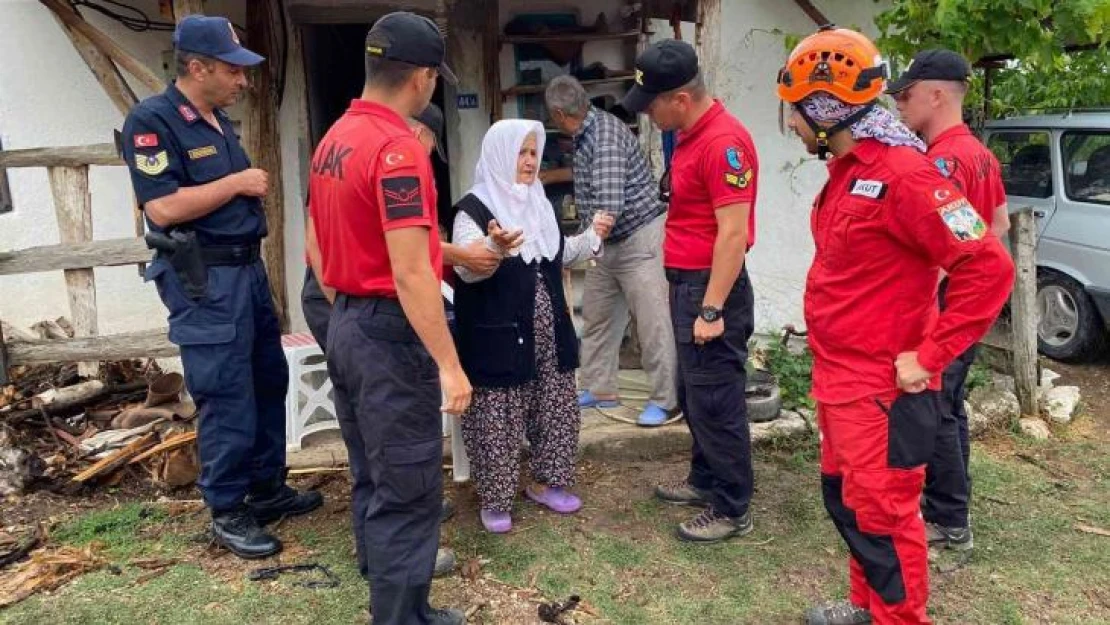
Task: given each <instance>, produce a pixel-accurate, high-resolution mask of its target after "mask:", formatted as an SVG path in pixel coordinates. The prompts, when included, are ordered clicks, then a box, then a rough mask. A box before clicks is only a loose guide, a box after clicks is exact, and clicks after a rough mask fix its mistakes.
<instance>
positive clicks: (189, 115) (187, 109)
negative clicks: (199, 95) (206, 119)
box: [177, 104, 200, 124]
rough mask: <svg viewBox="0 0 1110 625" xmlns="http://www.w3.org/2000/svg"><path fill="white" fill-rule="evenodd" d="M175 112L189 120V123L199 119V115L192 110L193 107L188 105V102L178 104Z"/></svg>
mask: <svg viewBox="0 0 1110 625" xmlns="http://www.w3.org/2000/svg"><path fill="white" fill-rule="evenodd" d="M177 112H178V113H180V114H181V118H182V119H184V120H185V121H187V122H189V123H190V124H191V123H193V122H195V121H197V120H198V119H200V116H198V115H197V112H196V111H194V110H193V107H191V106H189V105H188V104H182V105H180V106H178V107H177Z"/></svg>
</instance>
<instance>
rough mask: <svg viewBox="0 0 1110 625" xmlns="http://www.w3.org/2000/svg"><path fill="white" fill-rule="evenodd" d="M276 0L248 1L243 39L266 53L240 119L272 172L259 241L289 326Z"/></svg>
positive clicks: (250, 149) (250, 150)
mask: <svg viewBox="0 0 1110 625" xmlns="http://www.w3.org/2000/svg"><path fill="white" fill-rule="evenodd" d="M279 11H281V7H280V6H278V0H256V1H255V2H250V3H248V4H247V35H248V41H247V42H246V44H245V45H247V47H249V48H250V49H251V50H254V51H255V52H257V53H259V54H261V55H262V56H264V57H266V61H265V62H264V63H262V64H261V65H259V66H258V67H257V68H256V69H255V70H254V79H253V81H252V82H253V84H252V85H251V89H250V91H249V92H248V99H247V111H248V113H247V117H246V119H245V120H244V124H243V137H244V147H245V148H246V150H247V154H249V155H250V157H251V161H252V162H253V163H254V166H255V167H258V168H259V169H263V170H265V171H266V173H268V174H269V176H270V191H269V193H268V194H267V195H266V197H265V198H263V201H262V207H263V209H264V211H265V213H266V224H267V226H268V228H269V234H268V235H267V236H266V239H265V240H264V241H262V260H263V262H264V263H265V265H266V275H267V277H269V279H270V295H271V296H272V297H273V300H274V311H275V312H276V313H277V318H278V322H279V323H280V324H281V331H282V332H283V333H284V332H288V331H289V311H288V308H289V305H288V299H287V298H286V293H285V193H284V189H283V185H282V177H281V137H280V136H279V134H278V108H277V102H276V101H275V96H276V93H275V91H276V89H275V85H274V78H273V72H272V70H271V65H270V63H271V59H276V58H277V55H279V54H280V52H281V51H280V50H277V49H275V48H274V41H275V37H274V36H273V31H274V29H276V28H280V27H281V26H280V24H279V23H278V22H279V20H278V15H279Z"/></svg>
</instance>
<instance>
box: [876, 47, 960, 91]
mask: <svg viewBox="0 0 1110 625" xmlns="http://www.w3.org/2000/svg"><path fill="white" fill-rule="evenodd" d="M970 78H971V65H970V64H969V63H968V62H967V59H965V58H964V57H963V56H961V55H960V54H959V53H958V52H953V51H951V50H923V51H921V52H918V53H917V54H916V55H915V56H914V57H913V60H912V61H910V64H909V66H908V67H906V71H904V72H902V75H901V76H899V77H898V80H893V81H891V82H890V84H889V85H888V86H887V88H886V92H887V93H898V92H899V91H902V90H904V89H906V88H907V87H910V86H912V85H913V84H914V83H915V82H918V81H919V80H951V81H956V82H966V81H967V80H968V79H970Z"/></svg>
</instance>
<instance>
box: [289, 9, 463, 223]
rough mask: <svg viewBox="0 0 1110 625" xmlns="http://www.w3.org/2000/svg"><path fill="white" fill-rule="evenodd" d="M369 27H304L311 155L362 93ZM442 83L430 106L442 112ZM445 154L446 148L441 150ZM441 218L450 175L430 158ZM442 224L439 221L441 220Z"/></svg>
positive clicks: (448, 195) (447, 202)
mask: <svg viewBox="0 0 1110 625" xmlns="http://www.w3.org/2000/svg"><path fill="white" fill-rule="evenodd" d="M370 26H371V25H370V24H305V25H303V26H301V37H302V41H303V42H304V66H305V73H306V74H307V78H308V124H309V126H308V134H309V138H310V139H311V141H312V151H315V150H316V145H317V144H318V143H319V142H320V139H322V138H323V136H324V134H325V133H326V132H327V131H328V128H331V125H332V124H334V123H335V121H336V120H337V119H339V117H340V116H341V115H343V113H344V112H345V111H346V110H347V108H348V107H349V106H350V104H351V100H353V99H355V98H357V97H359V95H360V94H361V93H362V85H363V83H364V82H365V79H366V70H365V66H364V64H363V58H364V56H363V55H364V54H365V52H364V49H365V46H366V32H367V31H368V30H370ZM443 100H444V93H443V80H442V79H441V80H440V81H439V83H438V84H437V85H436V91H435V94H433V95H432V103H434V104H436V105H438V106H439V108H440V109H442V108H443ZM443 147H444V151H446V149H447V146H443ZM432 167H433V168H434V171H435V177H436V189H437V191H438V194H437V195H438V196H439V205H438V206H437V207H436V208H437V209H438V212H439V214H440V216H441V218H442V217H443V216H446V215H449V214H450V212H451V205H452V201H451V173H450V168H449V167H448V166H447V164H446V163H442V162H440V160H439V159H438V158H436V157H435V156H432ZM441 221H442V219H441Z"/></svg>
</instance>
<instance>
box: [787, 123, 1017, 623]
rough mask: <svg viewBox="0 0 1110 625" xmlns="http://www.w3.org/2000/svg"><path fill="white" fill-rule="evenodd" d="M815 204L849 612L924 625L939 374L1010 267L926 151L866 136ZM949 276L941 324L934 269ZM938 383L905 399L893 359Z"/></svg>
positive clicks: (997, 294) (829, 483)
mask: <svg viewBox="0 0 1110 625" xmlns="http://www.w3.org/2000/svg"><path fill="white" fill-rule="evenodd" d="M828 168H829V180H828V182H827V183H826V185H825V188H824V189H823V190H822V191H821V194H820V195H819V196H818V197H817V201H816V203H815V205H814V207H813V211H812V215H811V228H812V231H813V237H814V241H815V244H816V255H815V257H814V261H813V266H812V267H811V268H810V271H809V275H808V277H807V280H806V293H805V316H806V323H807V325H808V329H809V342H810V347H811V349H812V350H813V355H814V365H813V395H814V398H815V399H816V400H817V402H818V423H819V427H820V431H821V473H822V476H821V478H822V491H823V495H824V500H825V507H826V508H827V509H828V511H829V514H830V515H831V516H832V519H833V522H834V524H835V525H836V527H837V530H838V531H839V532H840V534H841V536H842V537H843V538H844V540H845V542H847V544H848V547H849V550H850V551H851V554H852V558H851V566H850V568H851V594H850V599H851V601H852V603H853V604H855V605H857V606H859V607H862V608H865V609H868V610H870V611H871V613H872V616H873V618H874V620H875V622H876V623H928V622H929V620H928V617H927V616H926V614H925V606H926V603H927V599H928V594H929V581H928V548H927V545H926V543H925V531H924V524H923V521H922V519H921V514H920V502H919V499H920V497H921V490H922V485H923V483H924V476H925V463H926V462H927V461H928V460H929V458H930V457H931V455H932V452H933V445H934V442H935V439H936V428H937V424H938V420H939V417H940V410H941V405H940V400H939V394H938V393H937V390H938V389H939V388H940V378H939V374H940V373H941V372H942V371H943V370H944V368H945V366H947V365H948V363H949V362H950V361H951V360H952V359H953V358H954V357H955V356H956V355H957V354H960V353H962V352H963V351H964V350H966V349H967V348H968V347H970V346H971V345H972V344H973V343H975V342H977V341H978V340H979V339H980V338H982V336H983V335H984V334H986V332H987V330H988V329H989V327H990V325H991V323H992V321H993V320H994V318H995V317H996V316H997V314H998V312H999V311H1000V310H1001V308H1002V305H1003V304H1004V303H1005V301H1006V299H1007V297H1008V295H1009V293H1010V288H1011V286H1012V284H1013V276H1014V268H1013V263H1012V262H1011V260H1010V258H1009V256H1008V255H1007V253H1006V251H1005V249H1003V247H1002V245H1001V244H1000V243H999V241H998V239H997V238H995V237H994V236H993V235H991V234H990V233H989V231H988V228H987V226H986V224H985V223H984V222H983V220H982V218H981V217H980V216H979V215H978V214H977V213H976V212H975V210H974V209H973V208H972V207H971V205H970V204H969V203H968V201H967V200H966V199H965V198H964V196H963V195H962V194H961V193H960V192H959V190H957V189H956V187H954V186H953V185H952V184H951V183H950V182H949V181H948V180H946V179H945V178H944V177H943V176H941V174H940V173H939V172H938V171H937V169H936V167H935V166H934V165H933V163H932V162H930V161H929V160H928V159H927V158H926V157H925V155H923V154H921V153H919V152H917V151H916V150H914V149H912V148H909V147H890V146H887V145H885V144H882V143H879V142H878V141H875V140H872V139H865V140H863V141H861V142H860V143H859V144H858V145H857V146H856V147H855V149H853V150H852V151H851V152H850V153H848V154H845V155H843V156H840V157H837V158H835V159H833V160H832V161H830V162H829V165H828ZM942 268H943V269H944V270H945V271H946V272H947V273H948V275H949V280H950V285H949V290H948V307H947V309H946V310H945V311H944V313H943V314H940V315H939V317H938V311H937V302H936V293H937V290H936V285H937V278H938V275H939V270H940V269H942ZM910 351H916V352H918V360H919V362H920V363H921V365H922V366H923V367H924V368H925V369H926V370H928V371H930V372H933V373H934V374H937V375H935V376H934V378H933V379H932V380H931V381H930V383H929V389H928V390H926V391H925V392H922V393H917V394H907V393H901V392H900V391H899V390H898V388H897V377H896V371H895V367H894V361H895V359H896V358H897V356H898V354H900V353H902V352H910Z"/></svg>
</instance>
